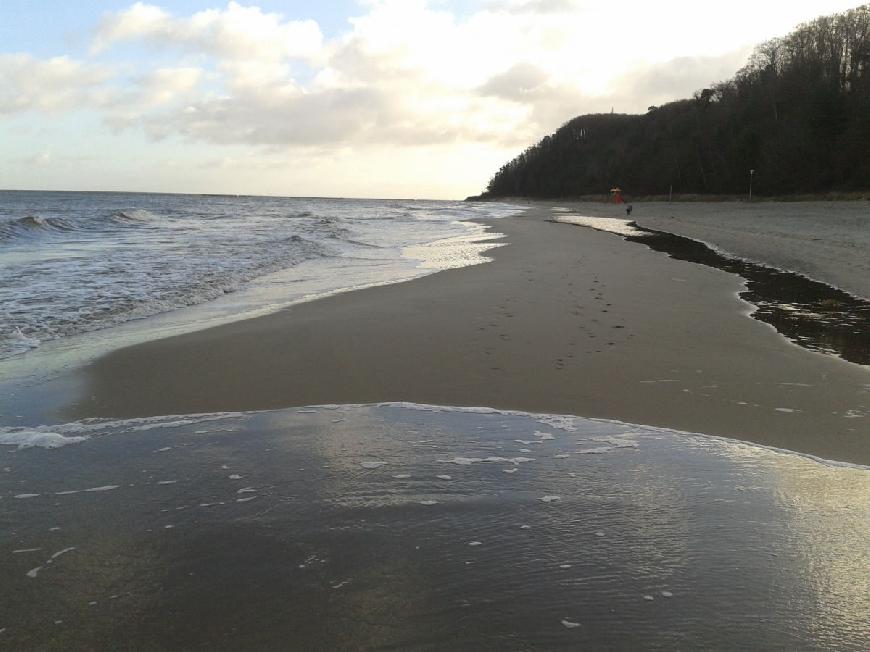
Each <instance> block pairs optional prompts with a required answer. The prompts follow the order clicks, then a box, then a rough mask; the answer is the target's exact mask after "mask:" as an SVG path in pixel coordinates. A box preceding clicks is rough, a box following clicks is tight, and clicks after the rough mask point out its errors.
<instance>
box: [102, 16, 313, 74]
mask: <svg viewBox="0 0 870 652" xmlns="http://www.w3.org/2000/svg"><path fill="white" fill-rule="evenodd" d="M136 40H143V41H147V42H149V43H151V44H153V45H154V46H156V47H161V46H174V47H179V48H185V49H190V50H194V51H200V52H205V53H208V54H212V55H216V56H221V57H228V58H234V59H259V60H273V61H274V60H283V59H286V58H302V59H305V58H311V57H315V56H317V55H318V54H320V52H321V50H322V47H323V35H322V34H321V32H320V27H319V26H318V25H317V23H316V22H315V21H313V20H301V21H296V20H291V21H283V20H282V17H281V16H280V15H279V14H273V13H264V12H263V11H262V10H261V9H260V8H259V7H253V6H251V7H245V6H243V5H240V4H238V3H236V2H230V3H229V4H228V5H227V7H226V9H207V10H205V11H200V12H197V13H195V14H193V15H192V16H190V17H189V18H177V17H175V16H172V15H171V14H169V13H168V12H166V11H164V10H163V9H161V8H160V7H157V6H154V5H149V4H145V3H143V2H137V3H136V4H134V5H133V6H131V7H130V8H129V9H127V10H125V11H122V12H120V13H117V14H111V15H108V16H106V17H105V18H104V19H103V21H102V23H101V24H100V26H99V27H98V28H97V31H96V34H95V36H94V40H93V43H92V51H94V52H96V53H99V52H103V51H104V50H106V49H108V48H109V47H111V46H112V45H114V44H116V43H122V42H129V41H136Z"/></svg>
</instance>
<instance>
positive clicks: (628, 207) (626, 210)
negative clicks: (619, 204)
mask: <svg viewBox="0 0 870 652" xmlns="http://www.w3.org/2000/svg"><path fill="white" fill-rule="evenodd" d="M625 214H626V215H631V204H628V205H627V206H626V207H625Z"/></svg>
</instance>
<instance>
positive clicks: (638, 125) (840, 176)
mask: <svg viewBox="0 0 870 652" xmlns="http://www.w3.org/2000/svg"><path fill="white" fill-rule="evenodd" d="M750 170H754V171H755V173H754V177H753V191H754V193H755V194H759V195H787V194H794V193H821V192H830V191H853V190H868V189H870V4H868V5H863V6H861V7H858V8H856V9H853V10H850V11H847V12H845V13H842V14H834V15H831V16H824V17H821V18H818V19H816V20H814V21H812V22H810V23H807V24H804V25H801V26H800V27H799V28H798V29H796V30H795V31H794V32H793V33H792V34H790V35H788V36H786V37H784V38H776V39H773V40H770V41H768V42H766V43H763V44H761V45H759V46H758V47H757V48H756V49H755V51H754V53H753V54H752V56H751V58H750V60H749V63H748V64H747V65H746V66H745V67H744V68H742V69H741V70H740V71H738V72H737V74H736V75H735V76H734V78H733V79H731V80H728V81H725V82H720V83H718V84H716V85H714V86H712V87H710V88H704V89H702V90H699V91H697V92H696V93H695V95H694V97H693V98H692V99H687V100H680V101H676V102H671V103H669V104H665V105H663V106H659V107H650V108H649V110H648V112H647V113H646V114H645V115H622V114H596V115H583V116H580V117H577V118H574V119H573V120H571V121H569V122H568V123H566V124H565V125H563V126H562V127H561V128H560V129H559V130H558V131H556V133H554V134H553V135H551V136H547V137H545V138H544V139H543V140H542V141H541V142H539V143H538V144H536V145H533V146H532V147H529V148H528V149H527V150H526V151H524V152H523V153H522V154H520V155H519V156H517V157H516V158H515V159H514V160H512V161H510V162H509V163H507V164H506V165H504V166H503V167H502V168H501V169H500V170H499V171H498V172H497V173H496V174H495V176H493V178H492V180H491V181H490V183H489V186H488V187H487V189H486V192H485V193H484V195H483V196H484V197H486V196H490V197H496V196H501V197H504V196H529V197H570V196H580V195H593V194H606V193H607V191H608V189H609V188H610V187H612V186H620V187H622V188H623V190H625V191H626V192H627V193H629V194H631V195H667V194H668V193H669V192H670V191H671V189H673V193H674V194H681V193H682V194H689V193H691V194H742V193H745V192H746V191H747V186H748V183H749V175H750V173H749V171H750Z"/></svg>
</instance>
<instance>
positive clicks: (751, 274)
mask: <svg viewBox="0 0 870 652" xmlns="http://www.w3.org/2000/svg"><path fill="white" fill-rule="evenodd" d="M637 228H638V229H639V230H641V231H643V232H644V235H642V236H641V235H638V236H626V237H625V239H626V240H629V241H631V242H637V243H640V244H643V245H646V246H647V247H649V248H650V249H652V250H654V251H660V252H662V253H665V254H667V255H668V256H670V257H671V258H674V259H676V260H685V261H687V262H691V263H697V264H699V265H706V266H707V267H712V268H715V269H721V270H723V271H725V272H729V273H731V274H736V275H738V276H740V277H741V278H743V279H744V280H745V281H746V289H745V290H744V291H743V292H741V293H740V297H741V298H742V299H744V300H745V301H748V302H749V303H751V304H753V305H754V306H756V307H757V310H756V311H755V312H753V313H752V317H753V318H754V319H758V320H759V321H762V322H764V323H766V324H770V325H771V326H773V327H774V328H775V329H776V330H777V331H778V332H779V333H780V334H782V335H784V336H785V337H787V338H788V339H789V340H791V341H792V342H794V343H795V344H797V345H799V346H801V347H803V348H805V349H808V350H810V351H816V352H819V353H826V354H829V355H836V356H839V357H840V358H842V359H844V360H847V361H849V362H854V363H855V364H860V365H870V301H866V300H864V299H861V298H859V297H855V296H852V295H851V294H848V293H847V292H844V291H843V290H839V289H837V288H834V287H831V286H830V285H826V284H825V283H821V282H819V281H815V280H813V279H810V278H807V277H805V276H802V275H800V274H796V273H794V272H787V271H784V270H780V269H776V268H774V267H768V266H767V265H762V264H760V263H754V262H751V261H748V260H743V259H741V258H735V257H730V256H727V255H724V254H721V253H719V252H717V251H715V250H713V249H711V248H710V247H708V246H707V245H705V244H704V243H703V242H699V241H697V240H692V239H691V238H686V237H683V236H679V235H675V234H673V233H667V232H665V231H654V230H652V229H645V228H643V227H637Z"/></svg>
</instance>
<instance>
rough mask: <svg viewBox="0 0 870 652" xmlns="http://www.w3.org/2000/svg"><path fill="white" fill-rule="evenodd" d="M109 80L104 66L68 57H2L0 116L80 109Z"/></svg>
mask: <svg viewBox="0 0 870 652" xmlns="http://www.w3.org/2000/svg"><path fill="white" fill-rule="evenodd" d="M108 78H109V73H108V71H106V70H105V69H103V68H102V67H95V66H89V65H86V64H83V63H82V62H80V61H75V60H73V59H70V58H68V57H53V58H51V59H36V58H34V57H32V56H30V55H29V54H0V79H2V80H3V83H2V84H0V114H3V113H16V112H19V111H59V110H64V109H75V108H79V107H80V106H81V105H83V104H88V103H90V102H92V101H93V99H94V98H95V96H96V94H97V92H98V89H99V88H100V86H101V85H102V84H103V83H104V82H105V81H106V80H107V79H108Z"/></svg>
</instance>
